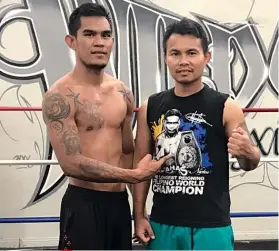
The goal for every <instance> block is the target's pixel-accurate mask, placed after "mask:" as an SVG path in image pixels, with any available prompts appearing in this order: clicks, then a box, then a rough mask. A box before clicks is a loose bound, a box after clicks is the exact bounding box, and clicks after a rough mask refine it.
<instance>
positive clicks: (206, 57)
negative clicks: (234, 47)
mask: <svg viewBox="0 0 279 251" xmlns="http://www.w3.org/2000/svg"><path fill="white" fill-rule="evenodd" d="M210 59H211V52H210V51H208V52H206V53H205V63H206V64H208V63H209V61H210Z"/></svg>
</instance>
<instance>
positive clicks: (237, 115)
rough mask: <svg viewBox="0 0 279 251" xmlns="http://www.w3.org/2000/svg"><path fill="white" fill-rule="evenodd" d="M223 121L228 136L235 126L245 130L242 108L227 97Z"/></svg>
mask: <svg viewBox="0 0 279 251" xmlns="http://www.w3.org/2000/svg"><path fill="white" fill-rule="evenodd" d="M224 123H225V127H226V133H227V137H228V138H229V137H230V136H231V135H232V132H233V130H234V129H236V128H237V127H241V128H243V129H244V130H246V131H247V126H246V122H245V117H244V113H243V111H242V108H241V107H240V106H239V105H238V104H237V103H236V102H235V101H233V100H231V99H228V100H227V101H226V103H225V109H224Z"/></svg>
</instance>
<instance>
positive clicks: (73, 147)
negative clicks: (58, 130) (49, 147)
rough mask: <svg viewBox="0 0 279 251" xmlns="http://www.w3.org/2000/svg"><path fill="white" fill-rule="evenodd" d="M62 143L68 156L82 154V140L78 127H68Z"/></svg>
mask: <svg viewBox="0 0 279 251" xmlns="http://www.w3.org/2000/svg"><path fill="white" fill-rule="evenodd" d="M61 143H62V145H63V147H64V149H65V152H66V154H67V155H76V154H79V153H80V139H79V136H78V130H77V128H76V126H73V125H68V126H67V127H66V128H65V131H64V132H63V134H62V137H61Z"/></svg>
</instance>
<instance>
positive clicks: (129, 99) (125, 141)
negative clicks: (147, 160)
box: [122, 85, 134, 154]
mask: <svg viewBox="0 0 279 251" xmlns="http://www.w3.org/2000/svg"><path fill="white" fill-rule="evenodd" d="M122 86H123V88H124V89H125V93H126V96H125V97H126V98H125V101H126V104H127V113H126V117H125V119H124V121H123V125H122V150H123V153H124V154H131V153H133V152H134V135H133V125H132V123H133V115H134V96H133V94H132V92H131V91H130V90H129V89H128V88H127V87H124V85H122ZM123 92H124V91H123Z"/></svg>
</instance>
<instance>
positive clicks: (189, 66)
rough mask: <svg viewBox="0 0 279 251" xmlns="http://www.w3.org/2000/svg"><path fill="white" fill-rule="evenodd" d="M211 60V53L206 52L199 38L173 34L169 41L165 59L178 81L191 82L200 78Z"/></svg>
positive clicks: (182, 82)
mask: <svg viewBox="0 0 279 251" xmlns="http://www.w3.org/2000/svg"><path fill="white" fill-rule="evenodd" d="M209 60H210V53H209V52H207V53H205V54H204V52H203V49H202V46H201V40H200V39H199V38H196V37H194V36H191V35H179V34H172V35H171V36H170V38H169V39H168V41H167V46H166V56H165V61H166V64H167V65H168V67H169V70H170V73H171V75H172V77H173V79H174V80H175V81H176V82H178V83H181V84H191V83H194V82H195V81H197V80H199V79H200V78H201V77H202V74H203V71H204V67H205V66H206V64H207V63H208V62H209Z"/></svg>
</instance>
